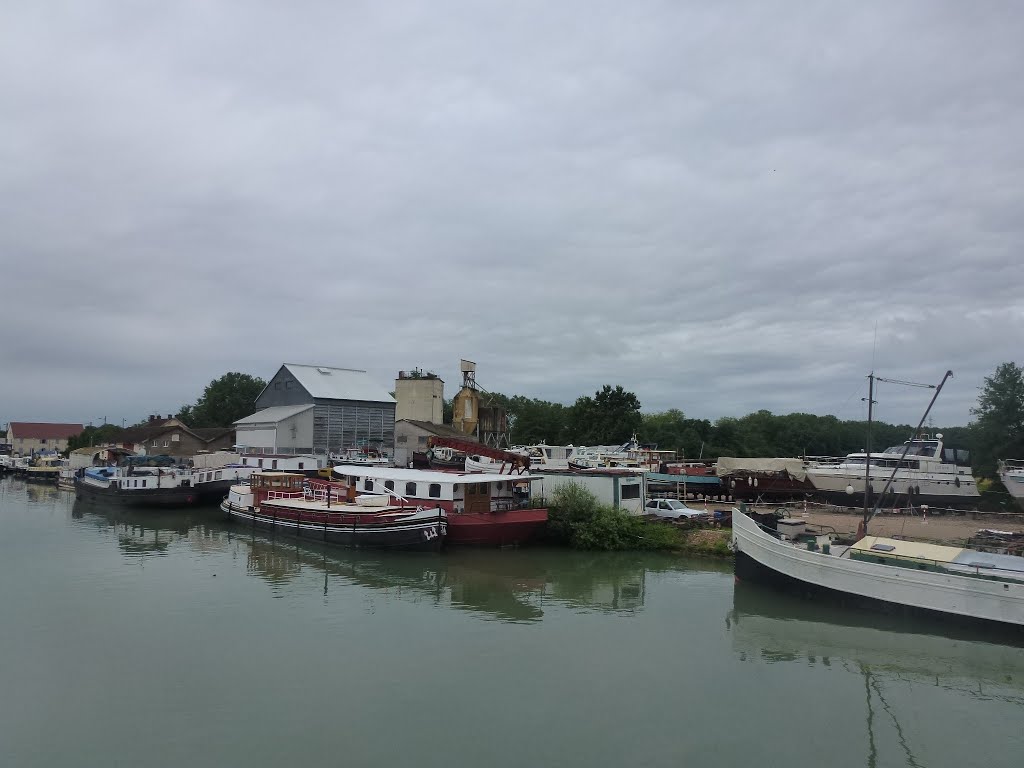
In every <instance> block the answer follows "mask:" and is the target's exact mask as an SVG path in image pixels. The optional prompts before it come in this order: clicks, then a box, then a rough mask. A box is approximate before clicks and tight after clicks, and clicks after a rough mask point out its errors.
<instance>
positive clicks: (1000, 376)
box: [971, 363, 1024, 476]
mask: <svg viewBox="0 0 1024 768" xmlns="http://www.w3.org/2000/svg"><path fill="white" fill-rule="evenodd" d="M971 414H972V415H973V416H974V417H975V418H976V421H975V422H974V424H973V425H972V429H971V432H972V437H973V439H972V441H971V442H972V446H971V447H972V449H973V452H974V456H973V459H974V461H973V464H974V468H975V469H976V470H977V471H978V473H979V474H982V475H986V476H992V475H994V474H995V472H996V463H997V461H998V460H999V459H1005V458H1007V457H1017V456H1024V369H1022V368H1021V367H1020V366H1019V365H1017V364H1016V363H1002V364H1001V365H999V367H997V368H996V370H995V373H993V374H992V375H991V376H986V377H985V386H984V387H982V390H981V394H980V395H978V404H977V406H975V407H974V408H972V409H971Z"/></svg>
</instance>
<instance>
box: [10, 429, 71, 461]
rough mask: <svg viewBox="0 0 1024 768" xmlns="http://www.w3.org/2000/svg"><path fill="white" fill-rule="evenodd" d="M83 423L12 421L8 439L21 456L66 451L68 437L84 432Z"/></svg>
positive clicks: (14, 450) (13, 450)
mask: <svg viewBox="0 0 1024 768" xmlns="http://www.w3.org/2000/svg"><path fill="white" fill-rule="evenodd" d="M84 429H85V427H84V426H83V425H82V424H63V423H54V422H42V421H12V422H11V423H10V424H8V425H7V439H6V442H8V443H9V444H10V445H11V450H12V452H14V453H16V454H20V455H21V456H31V455H33V454H36V453H53V452H60V451H66V450H67V448H68V439H69V438H71V437H74V436H75V435H80V434H82V431H83V430H84Z"/></svg>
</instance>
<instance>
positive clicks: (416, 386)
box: [395, 369, 444, 424]
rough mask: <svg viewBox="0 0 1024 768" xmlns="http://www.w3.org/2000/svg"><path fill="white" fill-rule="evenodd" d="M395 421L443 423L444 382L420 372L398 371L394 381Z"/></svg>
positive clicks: (432, 375) (433, 375)
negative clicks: (409, 420)
mask: <svg viewBox="0 0 1024 768" xmlns="http://www.w3.org/2000/svg"><path fill="white" fill-rule="evenodd" d="M395 400H397V401H398V402H397V404H396V405H395V421H396V422H398V421H402V420H403V419H411V420H413V421H429V422H431V423H432V424H441V423H442V422H443V421H444V381H443V380H442V379H441V378H439V377H438V376H437V375H436V374H433V373H429V372H428V373H424V372H423V371H420V370H418V369H417V370H412V371H408V372H406V371H399V372H398V378H397V379H395Z"/></svg>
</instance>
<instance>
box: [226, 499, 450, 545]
mask: <svg viewBox="0 0 1024 768" xmlns="http://www.w3.org/2000/svg"><path fill="white" fill-rule="evenodd" d="M221 509H222V510H223V511H225V512H227V513H228V515H229V517H230V518H231V519H232V520H234V521H237V522H240V523H242V524H244V525H251V526H254V527H257V528H263V529H265V530H271V531H275V532H278V533H284V534H287V535H289V536H295V537H298V538H302V539H308V540H309V541H325V542H327V543H329V544H337V545H340V546H345V547H355V548H360V549H364V548H365V549H392V550H404V551H416V552H437V551H439V550H440V549H441V547H442V546H443V545H444V541H445V539H446V537H447V535H448V531H449V526H448V524H447V521H446V520H445V518H444V517H443V516H442V515H438V516H437V517H430V518H429V519H427V518H420V519H415V520H410V519H399V520H393V521H389V522H376V521H373V520H372V519H370V518H373V517H374V515H366V516H365V518H366V519H358V518H359V517H360V516H352V515H346V516H345V518H346V519H345V520H344V521H331V520H330V516H329V515H324V514H317V513H307V514H305V515H303V514H302V513H296V512H295V511H294V510H288V509H279V508H275V507H273V506H270V507H264V508H255V507H240V506H238V505H236V504H232V503H230V502H229V501H228V500H227V499H225V500H224V501H223V502H222V503H221Z"/></svg>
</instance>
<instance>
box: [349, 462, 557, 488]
mask: <svg viewBox="0 0 1024 768" xmlns="http://www.w3.org/2000/svg"><path fill="white" fill-rule="evenodd" d="M334 472H335V474H338V475H351V476H353V477H370V478H373V479H375V480H399V481H402V482H409V481H410V480H414V481H416V482H419V483H441V484H442V485H444V484H451V485H463V484H465V483H503V482H505V481H506V480H515V481H520V480H540V479H541V478H540V477H537V476H536V475H501V474H498V473H497V472H441V471H439V470H434V469H406V468H404V467H366V466H361V465H355V464H339V465H337V466H336V467H334Z"/></svg>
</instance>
